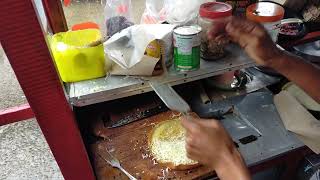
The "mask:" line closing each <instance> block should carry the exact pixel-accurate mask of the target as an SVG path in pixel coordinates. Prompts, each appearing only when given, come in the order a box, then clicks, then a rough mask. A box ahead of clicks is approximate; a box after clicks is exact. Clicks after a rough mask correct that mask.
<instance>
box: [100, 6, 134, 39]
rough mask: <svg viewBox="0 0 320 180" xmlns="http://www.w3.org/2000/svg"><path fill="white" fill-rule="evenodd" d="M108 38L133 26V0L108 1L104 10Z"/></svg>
mask: <svg viewBox="0 0 320 180" xmlns="http://www.w3.org/2000/svg"><path fill="white" fill-rule="evenodd" d="M104 14H105V21H106V22H105V23H106V29H107V33H106V34H107V36H112V35H114V34H115V33H117V32H120V31H121V30H123V29H125V28H127V27H129V26H132V25H133V24H134V23H133V17H132V6H131V0H107V1H106V6H105V8H104Z"/></svg>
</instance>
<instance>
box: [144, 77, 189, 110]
mask: <svg viewBox="0 0 320 180" xmlns="http://www.w3.org/2000/svg"><path fill="white" fill-rule="evenodd" d="M149 84H150V86H151V87H152V89H153V90H154V91H155V92H156V94H157V95H158V96H159V97H160V99H161V100H162V101H163V102H164V104H165V105H166V106H167V107H168V108H169V109H171V110H174V111H178V112H181V113H182V114H183V115H186V116H187V115H188V112H190V111H191V109H190V106H189V105H188V104H187V103H186V101H185V100H184V99H182V97H181V96H179V94H178V93H177V92H176V91H175V90H174V89H173V88H172V87H171V86H170V85H169V84H167V83H159V82H157V81H152V80H151V81H149Z"/></svg>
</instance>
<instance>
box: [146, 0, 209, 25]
mask: <svg viewBox="0 0 320 180" xmlns="http://www.w3.org/2000/svg"><path fill="white" fill-rule="evenodd" d="M209 1H212V0H174V1H173V0H146V9H145V11H144V13H143V15H142V17H141V24H159V23H162V22H164V21H167V22H168V23H170V24H176V25H187V24H196V23H197V18H198V14H199V8H200V5H201V4H203V3H205V2H209Z"/></svg>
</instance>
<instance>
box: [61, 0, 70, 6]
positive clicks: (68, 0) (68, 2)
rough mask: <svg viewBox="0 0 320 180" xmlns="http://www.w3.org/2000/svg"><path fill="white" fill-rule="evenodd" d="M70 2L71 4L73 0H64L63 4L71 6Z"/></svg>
mask: <svg viewBox="0 0 320 180" xmlns="http://www.w3.org/2000/svg"><path fill="white" fill-rule="evenodd" d="M70 4H71V0H64V1H63V5H64V6H66V7H67V6H69V5H70Z"/></svg>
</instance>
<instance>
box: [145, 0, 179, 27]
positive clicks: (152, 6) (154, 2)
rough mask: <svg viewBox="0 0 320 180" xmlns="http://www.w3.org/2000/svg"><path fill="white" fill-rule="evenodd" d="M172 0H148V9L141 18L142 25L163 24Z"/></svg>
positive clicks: (172, 2)
mask: <svg viewBox="0 0 320 180" xmlns="http://www.w3.org/2000/svg"><path fill="white" fill-rule="evenodd" d="M172 4H174V1H172V0H146V9H145V10H144V13H143V14H142V17H141V21H140V23H141V24H161V23H163V22H164V21H166V19H167V16H168V13H169V11H170V8H171V7H173V5H172Z"/></svg>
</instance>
